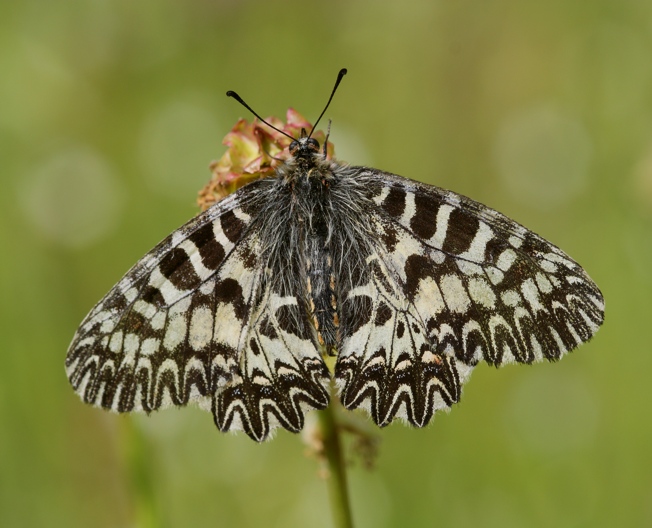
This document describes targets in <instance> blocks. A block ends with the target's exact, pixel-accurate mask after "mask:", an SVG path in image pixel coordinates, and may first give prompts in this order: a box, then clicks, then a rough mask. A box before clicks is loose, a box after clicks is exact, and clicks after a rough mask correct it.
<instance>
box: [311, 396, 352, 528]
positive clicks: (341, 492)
mask: <svg viewBox="0 0 652 528" xmlns="http://www.w3.org/2000/svg"><path fill="white" fill-rule="evenodd" d="M336 407H337V395H336V393H335V391H334V390H333V387H332V386H331V404H330V405H329V406H328V407H327V408H326V409H324V410H323V411H319V412H318V414H319V424H320V426H321V432H322V440H323V442H324V456H325V458H326V462H327V463H328V476H327V481H328V493H329V495H330V500H331V510H332V513H333V524H334V526H336V528H353V519H352V517H351V504H350V502H349V489H348V484H347V479H346V463H345V461H344V456H343V451H342V442H341V440H340V427H339V424H338V420H337V408H336Z"/></svg>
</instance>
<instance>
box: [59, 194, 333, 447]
mask: <svg viewBox="0 0 652 528" xmlns="http://www.w3.org/2000/svg"><path fill="white" fill-rule="evenodd" d="M260 186H261V184H259V183H254V184H252V185H250V186H248V187H246V188H243V189H241V190H240V191H238V192H236V193H235V194H233V195H231V196H230V197H228V198H226V199H224V200H223V201H221V202H219V203H218V204H216V205H215V206H213V207H211V208H210V209H208V210H207V211H206V212H204V213H202V214H201V215H199V216H198V217H196V218H195V219H193V220H191V221H190V222H188V223H187V224H186V225H185V226H183V227H181V228H180V229H178V230H177V231H175V232H174V233H172V234H171V235H170V236H169V237H168V238H166V239H165V240H164V241H163V242H161V243H160V244H159V245H158V246H157V247H155V248H154V249H153V250H152V251H151V252H150V253H149V254H147V255H146V256H145V257H144V258H143V259H141V261H140V262H138V263H137V264H136V265H135V266H134V267H133V268H132V269H131V270H130V271H129V272H128V273H127V274H126V275H125V277H123V279H122V280H121V281H120V282H119V283H118V284H117V285H116V286H115V287H114V288H113V289H112V290H111V291H110V292H109V293H108V294H107V295H106V297H105V298H104V299H102V301H100V302H99V303H98V305H97V306H96V307H95V308H94V309H93V310H92V311H91V313H90V314H89V315H88V316H87V317H86V319H85V320H84V321H83V322H82V324H81V326H80V328H79V330H78V331H77V333H76V335H75V337H74V339H73V342H72V344H71V345H70V348H69V350H68V355H67V358H66V370H67V373H68V377H69V379H70V382H71V383H72V385H73V387H74V388H75V390H76V392H77V393H78V394H79V395H80V396H81V397H82V398H83V399H84V400H85V401H86V402H88V403H91V404H94V405H97V406H101V407H104V408H107V409H111V410H114V411H117V412H129V411H132V410H135V411H145V412H150V411H153V410H157V409H162V408H165V407H168V406H171V405H177V406H178V405H186V404H187V403H189V402H194V403H196V404H198V405H199V406H200V407H202V408H205V409H207V410H212V411H213V414H214V419H215V423H216V424H217V425H218V427H219V428H220V429H221V430H224V431H226V430H244V431H245V432H246V433H247V434H248V435H249V436H251V437H252V438H254V439H255V440H258V441H260V440H263V439H265V438H267V436H268V435H269V433H270V431H272V430H273V429H274V427H277V426H279V425H281V426H283V427H285V428H287V429H289V430H292V431H298V430H299V429H301V427H302V426H303V413H304V411H305V410H306V409H308V408H322V407H325V406H326V405H327V403H328V395H327V392H326V390H325V388H324V385H325V383H326V381H327V379H328V372H327V369H326V366H325V364H324V362H323V360H322V359H321V356H320V355H319V353H318V352H317V346H316V340H315V338H314V336H312V335H311V334H310V333H309V332H307V331H306V328H305V326H302V320H298V321H297V320H296V318H288V317H287V315H288V314H290V313H292V312H293V310H294V311H296V308H295V307H293V306H292V303H293V302H294V303H296V302H297V301H296V300H294V301H293V299H291V298H289V299H288V298H283V299H279V298H278V296H277V295H275V294H274V292H273V291H272V290H271V288H270V287H267V286H266V285H265V273H266V271H265V269H264V267H261V262H260V261H259V255H260V242H259V237H258V235H257V232H258V231H257V227H256V226H255V225H254V224H255V222H254V219H255V218H256V217H257V213H258V212H259V210H260V209H259V200H258V190H259V188H260ZM303 322H305V321H303ZM324 376H325V377H326V378H325V379H324Z"/></svg>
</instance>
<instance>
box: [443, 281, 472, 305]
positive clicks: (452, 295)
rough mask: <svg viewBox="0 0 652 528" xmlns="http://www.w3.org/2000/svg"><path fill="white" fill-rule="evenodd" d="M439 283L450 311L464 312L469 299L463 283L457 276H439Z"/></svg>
mask: <svg viewBox="0 0 652 528" xmlns="http://www.w3.org/2000/svg"><path fill="white" fill-rule="evenodd" d="M439 285H440V287H441V291H442V293H443V294H444V300H445V301H446V305H447V306H448V309H449V310H450V311H451V312H456V313H465V312H466V311H467V310H468V309H469V306H470V305H471V299H469V296H468V295H467V294H466V289H465V288H464V284H462V281H461V280H460V278H459V277H458V276H456V275H445V276H444V277H442V278H441V280H440V283H439Z"/></svg>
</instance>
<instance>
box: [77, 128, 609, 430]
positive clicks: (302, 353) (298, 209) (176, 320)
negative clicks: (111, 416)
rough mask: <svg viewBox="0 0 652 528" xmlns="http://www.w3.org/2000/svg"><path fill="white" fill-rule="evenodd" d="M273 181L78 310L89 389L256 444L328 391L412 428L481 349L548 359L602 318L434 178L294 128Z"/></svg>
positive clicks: (451, 390)
mask: <svg viewBox="0 0 652 528" xmlns="http://www.w3.org/2000/svg"><path fill="white" fill-rule="evenodd" d="M290 152H291V154H292V156H291V157H290V159H289V160H288V161H287V162H286V163H285V164H283V165H282V166H281V167H279V168H278V169H277V171H276V174H275V175H274V177H271V178H266V179H262V180H259V181H256V182H253V183H251V184H249V185H247V186H245V187H243V188H242V189H240V190H238V191H237V192H236V193H234V194H233V195H231V196H229V197H228V198H226V199H224V200H222V201H221V202H218V203H217V204H215V205H214V206H212V207H211V208H210V209H209V210H207V211H205V212H204V213H202V214H201V215H199V216H198V217H196V218H195V219H193V220H191V221H190V222H189V223H187V224H186V225H184V226H182V227H181V228H180V229H179V230H177V231H175V232H174V233H172V234H171V235H170V236H169V237H168V238H166V239H165V240H164V241H163V242H161V243H160V244H159V245H158V246H157V247H156V248H154V249H153V250H152V251H151V252H150V253H149V254H147V255H146V256H145V257H144V258H143V259H141V261H140V262H139V263H137V264H136V266H134V268H132V270H130V271H129V272H128V273H127V275H125V277H124V278H123V279H122V280H121V281H120V282H119V283H118V284H117V285H116V286H115V287H114V288H113V289H112V290H111V291H110V292H109V294H108V295H107V296H106V297H105V298H104V299H103V300H102V301H100V303H98V305H97V306H96V307H95V308H94V309H93V310H92V311H91V313H90V314H89V315H88V316H87V318H86V319H85V320H84V322H83V323H82V325H81V326H80V329H79V330H78V332H77V334H76V335H75V338H74V339H73V342H72V344H71V346H70V349H69V351H68V357H67V361H66V366H67V372H68V376H69V378H70V380H71V383H72V385H73V387H74V388H75V389H76V391H77V392H78V393H79V394H80V395H81V396H82V397H83V399H84V400H85V401H87V402H89V403H93V404H95V405H98V406H101V407H105V408H109V409H113V410H115V411H119V412H127V411H131V410H144V411H147V412H149V411H151V410H155V409H158V408H162V407H165V406H169V405H185V404H187V403H189V402H194V403H197V404H199V405H200V406H202V407H204V408H206V409H209V410H211V412H212V413H213V416H214V420H215V423H216V425H217V426H218V427H219V428H220V429H221V430H223V431H226V430H244V431H245V432H246V433H247V434H248V435H249V436H251V437H252V438H254V439H255V440H258V441H260V440H263V439H265V438H267V437H268V436H269V434H270V432H271V431H272V430H273V429H274V428H275V427H278V426H281V427H284V428H286V429H288V430H291V431H295V432H296V431H299V430H300V429H301V428H302V427H303V424H304V416H305V412H306V411H307V410H309V409H320V408H324V407H325V406H326V405H328V402H329V382H330V378H331V373H330V372H329V370H328V368H327V367H326V364H325V362H324V359H323V357H324V355H325V354H337V362H336V365H335V373H334V375H335V380H336V382H337V386H338V388H339V397H340V399H341V401H342V403H343V405H344V406H345V407H347V408H350V409H354V408H363V409H365V410H367V411H368V412H369V413H370V414H371V416H372V418H373V419H374V421H375V422H376V423H377V424H378V425H381V426H384V425H387V424H388V423H390V422H391V421H392V420H394V419H395V418H397V417H398V418H401V419H403V420H405V421H407V422H409V423H411V424H413V425H416V426H423V425H425V424H427V423H428V422H429V421H430V419H431V418H432V416H433V414H434V412H435V411H436V410H438V409H447V408H449V407H450V406H451V405H452V404H453V403H455V402H457V401H458V400H459V397H460V394H461V386H462V384H463V383H464V382H465V381H466V379H467V378H468V375H469V374H470V372H471V370H472V368H473V367H474V366H475V365H476V364H477V363H478V362H480V361H486V362H488V363H490V364H494V365H502V364H505V363H510V362H518V363H531V362H533V361H537V360H541V359H549V360H556V359H558V358H559V357H561V356H562V355H563V354H565V353H566V352H567V351H569V350H571V349H573V348H575V347H576V346H578V345H579V344H580V343H582V342H584V341H587V340H588V339H589V338H590V337H591V336H592V335H593V334H594V333H595V331H596V330H597V329H598V327H599V325H600V324H601V323H602V320H603V310H604V303H603V300H602V295H601V293H600V291H599V290H598V288H597V287H596V286H595V284H594V283H593V282H592V281H591V279H590V278H589V277H588V275H586V273H585V272H584V270H583V269H582V268H581V267H580V266H579V265H578V264H577V263H575V262H574V261H573V260H572V259H570V257H568V256H567V255H566V254H565V253H563V252H562V251H561V250H559V249H558V248H556V247H555V246H553V245H552V244H550V243H549V242H547V241H545V240H544V239H542V238H541V237H539V236H537V235H535V234H534V233H532V232H531V231H528V230H527V229H526V228H524V227H522V226H520V225H519V224H517V223H516V222H514V221H512V220H510V219H509V218H507V217H505V216H503V215H501V214H500V213H497V212H496V211H494V210H492V209H490V208H488V207H486V206H484V205H482V204H479V203H477V202H475V201H473V200H471V199H469V198H466V197H463V196H460V195H458V194H455V193H453V192H450V191H445V190H443V189H440V188H438V187H433V186H429V185H425V184H421V183H418V182H415V181H412V180H409V179H407V178H403V177H401V176H396V175H392V174H389V173H385V172H382V171H378V170H376V169H370V168H366V167H351V166H348V165H344V164H341V163H339V162H337V161H334V160H328V159H326V158H325V157H324V156H323V154H322V153H321V152H320V149H319V144H318V143H317V142H316V141H315V140H314V139H311V138H306V137H305V135H303V136H302V137H301V138H299V139H298V140H296V141H295V142H294V143H293V144H292V145H291V147H290Z"/></svg>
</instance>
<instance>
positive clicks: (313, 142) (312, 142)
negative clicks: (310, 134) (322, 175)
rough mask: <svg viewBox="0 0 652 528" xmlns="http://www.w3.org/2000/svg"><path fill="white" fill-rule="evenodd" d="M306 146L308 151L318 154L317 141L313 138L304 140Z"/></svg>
mask: <svg viewBox="0 0 652 528" xmlns="http://www.w3.org/2000/svg"><path fill="white" fill-rule="evenodd" d="M306 146H307V147H308V148H309V149H310V150H315V151H317V152H319V141H317V140H316V139H314V138H308V139H307V140H306Z"/></svg>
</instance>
